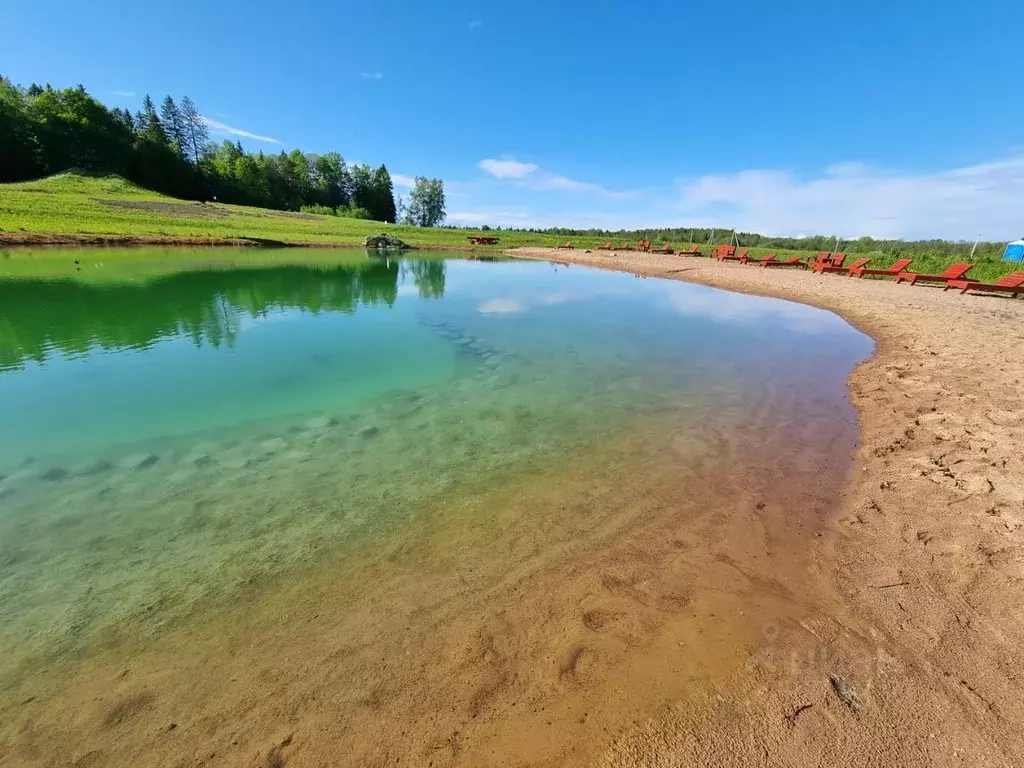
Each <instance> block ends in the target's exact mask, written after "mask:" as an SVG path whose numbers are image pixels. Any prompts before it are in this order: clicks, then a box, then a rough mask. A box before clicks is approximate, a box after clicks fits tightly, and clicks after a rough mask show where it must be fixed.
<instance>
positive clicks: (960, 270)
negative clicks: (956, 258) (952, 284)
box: [896, 261, 971, 285]
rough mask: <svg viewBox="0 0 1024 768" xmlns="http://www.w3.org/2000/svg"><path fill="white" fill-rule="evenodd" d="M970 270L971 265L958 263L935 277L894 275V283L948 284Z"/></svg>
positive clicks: (915, 273) (916, 274)
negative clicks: (905, 281) (906, 281)
mask: <svg viewBox="0 0 1024 768" xmlns="http://www.w3.org/2000/svg"><path fill="white" fill-rule="evenodd" d="M970 268H971V265H970V264H968V263H967V262H966V261H960V262H957V263H956V264H954V265H953V266H951V267H949V268H948V269H946V270H945V271H944V272H940V273H939V274H937V275H919V274H918V273H917V272H900V273H899V274H898V275H896V282H897V283H902V282H903V281H904V280H909V281H910V284H911V285H914V284H915V283H922V282H923V283H948V282H949V281H950V280H959V279H960V278H961V277H963V276H964V275H966V274H967V270H969V269H970Z"/></svg>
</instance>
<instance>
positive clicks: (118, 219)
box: [0, 173, 555, 248]
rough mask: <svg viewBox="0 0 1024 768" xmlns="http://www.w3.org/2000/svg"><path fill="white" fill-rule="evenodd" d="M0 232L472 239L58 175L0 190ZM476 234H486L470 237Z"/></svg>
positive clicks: (529, 238) (518, 239) (539, 239)
mask: <svg viewBox="0 0 1024 768" xmlns="http://www.w3.org/2000/svg"><path fill="white" fill-rule="evenodd" d="M0 231H2V232H3V233H13V234H15V235H16V234H18V233H45V234H56V235H61V234H75V235H122V236H136V237H167V238H252V239H263V240H277V241H282V242H287V243H325V244H326V243H333V244H339V245H357V244H361V243H362V242H363V238H364V237H366V235H368V234H374V233H379V232H388V233H389V234H395V235H397V236H398V237H400V238H401V239H402V240H404V241H405V242H407V243H409V244H410V245H417V246H435V247H443V246H465V245H467V240H466V236H467V235H472V234H474V232H471V231H467V230H461V229H443V228H420V227H410V226H405V225H395V224H382V223H380V222H375V221H364V220H360V219H344V218H339V217H336V216H317V215H314V214H307V213H293V212H289V211H273V210H268V209H265V208H249V207H246V206H241V205H223V204H221V203H206V204H203V203H197V202H192V201H188V200H178V199H175V198H173V197H166V196H164V195H161V194H158V193H156V192H151V191H149V190H147V189H143V188H141V187H138V186H136V185H134V184H132V183H130V182H128V181H125V180H124V179H122V178H120V177H118V176H105V177H92V176H83V175H79V174H75V173H62V174H59V175H57V176H51V177H50V178H47V179H43V180H41V181H31V182H22V183H18V184H0ZM475 234H487V233H481V232H476V233H475ZM500 237H501V247H505V248H514V247H516V246H520V245H537V246H542V245H554V243H555V238H554V237H553V236H545V235H530V234H526V233H514V232H501V233H500Z"/></svg>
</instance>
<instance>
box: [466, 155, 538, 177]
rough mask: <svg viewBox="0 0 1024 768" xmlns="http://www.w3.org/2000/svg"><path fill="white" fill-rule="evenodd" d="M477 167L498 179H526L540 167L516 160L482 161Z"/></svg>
mask: <svg viewBox="0 0 1024 768" xmlns="http://www.w3.org/2000/svg"><path fill="white" fill-rule="evenodd" d="M476 165H477V167H478V168H482V169H483V170H485V171H487V173H489V174H491V176H493V177H494V178H496V179H524V178H526V177H527V176H529V175H530V174H531V173H533V172H534V171H536V170H537V169H538V168H539V167H540V166H537V165H534V164H533V163H520V162H519V161H518V160H516V159H515V158H508V159H505V160H491V159H487V160H481V161H480V162H479V163H477V164H476Z"/></svg>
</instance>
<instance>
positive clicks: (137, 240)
mask: <svg viewBox="0 0 1024 768" xmlns="http://www.w3.org/2000/svg"><path fill="white" fill-rule="evenodd" d="M152 245H167V246H193V247H210V248H352V249H356V250H374V249H373V248H367V247H366V246H365V245H363V244H362V243H352V242H320V241H310V240H269V239H266V238H258V237H178V236H169V235H109V234H80V233H69V234H50V233H43V232H2V231H0V248H3V247H5V246H9V247H12V248H85V247H90V246H92V247H113V248H125V247H131V246H152ZM393 250H394V251H395V252H399V253H401V252H404V251H457V252H479V253H492V254H500V253H502V252H503V251H502V249H501V248H500V247H493V248H486V247H474V246H469V245H407V246H406V247H405V248H402V249H393ZM385 252H392V251H391V250H388V251H385Z"/></svg>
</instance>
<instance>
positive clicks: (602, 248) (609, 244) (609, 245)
mask: <svg viewBox="0 0 1024 768" xmlns="http://www.w3.org/2000/svg"><path fill="white" fill-rule="evenodd" d="M611 249H612V241H611V240H609V241H608V242H607V243H605V244H604V245H599V246H597V248H596V250H598V251H610V250H611Z"/></svg>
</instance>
